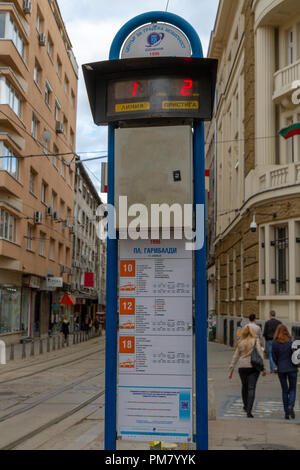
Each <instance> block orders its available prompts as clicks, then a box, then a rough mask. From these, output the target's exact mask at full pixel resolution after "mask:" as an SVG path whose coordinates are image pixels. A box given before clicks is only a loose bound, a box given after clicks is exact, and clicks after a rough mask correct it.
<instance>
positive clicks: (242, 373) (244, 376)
mask: <svg viewBox="0 0 300 470" xmlns="http://www.w3.org/2000/svg"><path fill="white" fill-rule="evenodd" d="M239 376H240V379H241V382H242V400H243V404H244V410H245V411H246V410H247V398H248V388H247V369H239Z"/></svg>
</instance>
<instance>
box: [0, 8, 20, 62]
mask: <svg viewBox="0 0 300 470" xmlns="http://www.w3.org/2000/svg"><path fill="white" fill-rule="evenodd" d="M0 38H1V39H8V40H11V41H13V43H14V45H15V46H16V48H17V50H18V52H19V54H20V56H21V57H22V58H23V59H24V57H25V44H24V40H23V37H22V35H21V33H20V31H19V29H18V27H17V25H16V23H15V22H14V20H13V18H12V16H11V15H10V14H9V13H8V12H1V13H0Z"/></svg>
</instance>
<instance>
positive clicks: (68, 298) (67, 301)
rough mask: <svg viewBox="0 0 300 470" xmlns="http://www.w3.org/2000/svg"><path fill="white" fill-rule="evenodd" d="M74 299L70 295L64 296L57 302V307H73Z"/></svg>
mask: <svg viewBox="0 0 300 470" xmlns="http://www.w3.org/2000/svg"><path fill="white" fill-rule="evenodd" d="M75 304H76V302H75V299H74V298H73V296H72V295H70V294H64V296H63V298H62V299H61V301H60V302H59V305H75Z"/></svg>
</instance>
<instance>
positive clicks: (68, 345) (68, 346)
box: [67, 335, 70, 347]
mask: <svg viewBox="0 0 300 470" xmlns="http://www.w3.org/2000/svg"><path fill="white" fill-rule="evenodd" d="M69 345H70V343H69V335H68V336H67V347H69Z"/></svg>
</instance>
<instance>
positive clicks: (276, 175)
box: [245, 163, 300, 200]
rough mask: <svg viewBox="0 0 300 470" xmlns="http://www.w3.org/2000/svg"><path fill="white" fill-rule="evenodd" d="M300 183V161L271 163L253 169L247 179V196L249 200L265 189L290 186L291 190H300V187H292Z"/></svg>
mask: <svg viewBox="0 0 300 470" xmlns="http://www.w3.org/2000/svg"><path fill="white" fill-rule="evenodd" d="M296 184H300V163H291V164H288V165H270V166H265V167H263V168H261V167H257V168H256V169H255V170H252V171H251V172H250V173H249V175H248V176H247V178H246V181H245V197H246V200H248V199H249V198H250V197H252V196H254V195H259V194H260V193H263V192H265V191H271V190H277V189H281V188H288V187H289V192H299V188H298V187H296V188H290V187H291V186H293V185H296Z"/></svg>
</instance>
